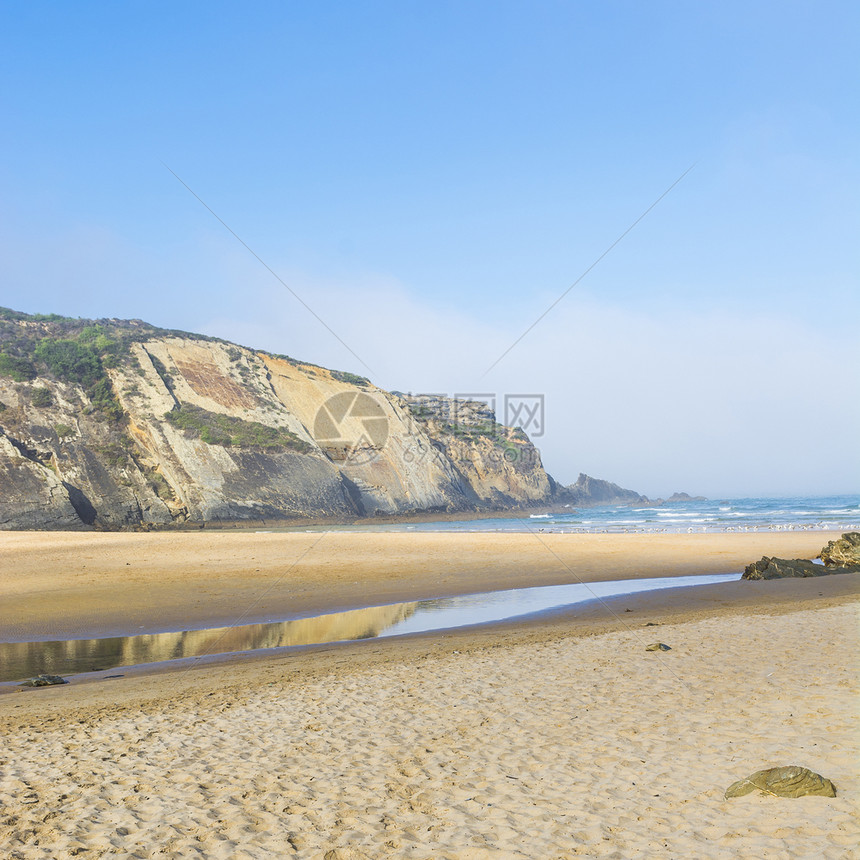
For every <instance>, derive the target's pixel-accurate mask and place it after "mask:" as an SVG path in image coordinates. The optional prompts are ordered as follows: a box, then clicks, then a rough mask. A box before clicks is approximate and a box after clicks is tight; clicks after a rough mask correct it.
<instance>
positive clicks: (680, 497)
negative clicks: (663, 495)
mask: <svg viewBox="0 0 860 860" xmlns="http://www.w3.org/2000/svg"><path fill="white" fill-rule="evenodd" d="M707 501H708V500H707V499H706V498H705V496H691V495H690V494H689V493H672V495H671V496H669V498H668V499H665V500H664V504H667V505H675V504H678V503H680V502H707Z"/></svg>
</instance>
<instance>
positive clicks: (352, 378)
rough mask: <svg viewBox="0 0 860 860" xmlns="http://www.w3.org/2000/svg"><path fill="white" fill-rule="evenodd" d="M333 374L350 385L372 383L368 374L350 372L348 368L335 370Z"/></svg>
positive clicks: (338, 379)
mask: <svg viewBox="0 0 860 860" xmlns="http://www.w3.org/2000/svg"><path fill="white" fill-rule="evenodd" d="M331 375H332V376H333V377H334V378H335V379H336V380H337V381H338V382H348V383H349V384H350V385H359V386H362V387H363V386H365V385H370V380H369V379H368V378H367V377H366V376H359V375H358V374H357V373H350V372H349V371H347V370H333V371H331Z"/></svg>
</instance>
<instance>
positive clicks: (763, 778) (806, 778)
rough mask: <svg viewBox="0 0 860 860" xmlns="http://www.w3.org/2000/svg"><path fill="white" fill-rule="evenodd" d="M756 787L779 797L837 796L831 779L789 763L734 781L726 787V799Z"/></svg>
mask: <svg viewBox="0 0 860 860" xmlns="http://www.w3.org/2000/svg"><path fill="white" fill-rule="evenodd" d="M756 789H759V791H763V792H765V794H773V795H776V796H777V797H803V796H805V795H807V794H813V795H820V796H821V797H836V787H835V786H834V785H833V783H832V782H831V781H830V780H829V779H825V778H824V777H823V776H822V775H821V774H820V773H815V772H814V771H811V770H809V769H808V768H805V767H798V766H797V765H788V766H786V767H771V768H768V769H767V770H759V771H756V772H755V773H754V774H753V775H752V776H748V777H747V778H746V779H739V780H738V781H737V782H733V783H732V784H731V785H730V786H729V787H728V788H727V789H726V800H729V799H730V798H732V797H743V796H744V795H745V794H749V793H750V792H751V791H755V790H756Z"/></svg>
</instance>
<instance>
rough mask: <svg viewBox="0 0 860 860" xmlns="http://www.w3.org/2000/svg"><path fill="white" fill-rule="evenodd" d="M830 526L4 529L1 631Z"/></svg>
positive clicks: (761, 543)
mask: <svg viewBox="0 0 860 860" xmlns="http://www.w3.org/2000/svg"><path fill="white" fill-rule="evenodd" d="M838 536H839V533H838V532H816V533H810V532H782V533H777V534H762V533H752V534H751V533H740V534H739V533H734V534H717V535H701V534H694V535H674V534H673V535H662V534H661V535H632V534H628V535H603V534H585V535H581V534H576V535H571V534H541V535H537V534H534V533H493V534H483V533H478V534H475V533H470V534H459V533H438V532H429V533H425V532H422V533H399V532H394V533H392V532H372V533H371V532H366V533H361V534H358V533H327V532H323V533H320V534H310V535H309V534H303V533H302V534H297V533H248V532H244V531H243V532H226V531H225V532H185V533H176V532H171V533H165V532H158V533H151V532H150V533H136V532H135V533H130V532H109V533H106V532H100V533H81V532H39V533H26V534H23V533H20V532H6V533H2V534H0V603H2V605H3V606H4V613H3V618H2V620H0V641H18V642H27V641H36V640H40V639H41V640H65V639H75V638H104V637H109V636H113V635H122V633H123V632H124V631H128V630H136V631H138V632H140V633H149V632H158V631H162V630H187V629H202V628H209V627H223V626H233V625H237V624H239V623H242V624H253V623H265V622H266V621H267V620H269V619H271V618H273V617H287V616H293V617H302V616H304V617H307V616H312V615H319V614H324V613H332V612H339V611H345V610H348V609H352V608H355V607H361V606H367V605H371V604H373V605H378V606H380V605H390V604H395V603H403V602H410V601H416V600H424V599H430V598H436V597H453V596H459V595H464V594H474V593H478V592H485V591H496V590H505V589H510V588H527V587H531V586H542V585H561V584H568V583H574V582H596V581H607V580H623V579H639V578H650V577H656V576H684V575H696V574H706V573H735V572H737V573H740V572H742V570H743V568H744V566H745V565H747V564H749V563H751V562H753V561H756V560H757V559H758V558H760V557H761V556H762V555H777V556H780V557H789V558H792V557H803V558H810V557H813V556H814V555H815V554H816V553H817V552H818V551H819V550H820V549H821V547H822V546H823V545H824V544H825V543H827V541H828V540H831V539H834V538H836V537H838Z"/></svg>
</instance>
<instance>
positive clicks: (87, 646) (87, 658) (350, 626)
mask: <svg viewBox="0 0 860 860" xmlns="http://www.w3.org/2000/svg"><path fill="white" fill-rule="evenodd" d="M416 606H417V604H416V603H399V604H396V605H394V606H375V607H371V608H369V609H351V610H349V611H348V612H335V613H333V614H331V615H317V616H316V617H314V618H297V619H295V620H293V621H276V622H274V623H271V624H246V625H243V626H241V627H212V628H209V629H208V630H184V631H180V632H178V633H147V634H142V635H139V636H117V637H114V638H111V639H69V640H67V641H64V642H13V643H8V644H0V681H11V680H17V679H20V678H27V677H30V676H33V675H38V674H40V673H47V674H51V675H70V674H74V673H76V672H97V671H99V670H100V669H111V668H113V667H114V666H135V665H138V664H140V663H158V662H161V661H162V660H178V659H179V658H181V657H199V656H201V655H204V654H225V653H228V652H231V651H252V650H254V649H256V648H279V647H283V646H288V645H313V644H319V643H322V642H338V641H341V640H347V639H375V638H376V637H377V636H379V635H380V633H381V632H382V631H383V630H384V629H385V628H386V627H390V626H391V625H392V624H397V623H398V622H399V621H403V620H404V619H406V618H408V617H409V616H410V615H411V614H412V613H413V612H414V611H415V607H416Z"/></svg>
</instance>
